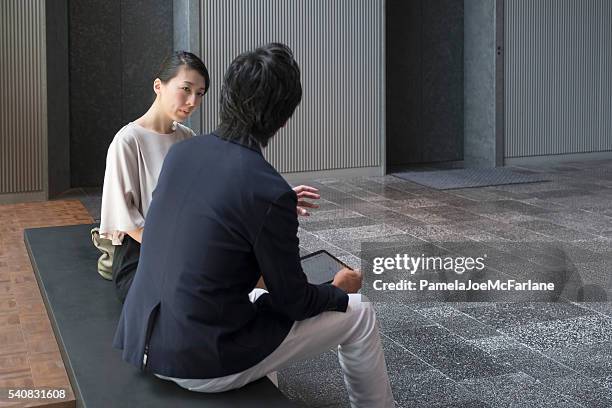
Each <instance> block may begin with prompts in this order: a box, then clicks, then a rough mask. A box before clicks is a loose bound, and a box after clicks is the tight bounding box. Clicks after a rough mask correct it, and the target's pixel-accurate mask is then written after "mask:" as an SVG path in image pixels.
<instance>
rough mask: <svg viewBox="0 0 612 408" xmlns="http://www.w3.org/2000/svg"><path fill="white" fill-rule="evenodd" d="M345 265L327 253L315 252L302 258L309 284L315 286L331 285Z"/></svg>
mask: <svg viewBox="0 0 612 408" xmlns="http://www.w3.org/2000/svg"><path fill="white" fill-rule="evenodd" d="M344 267H345V265H344V264H343V263H342V262H340V261H339V260H338V259H336V258H334V257H333V256H332V255H330V254H329V253H328V252H326V251H319V252H315V253H314V254H310V255H306V256H305V257H303V258H302V269H303V270H304V273H305V274H306V277H308V282H309V283H312V284H314V285H319V284H321V283H330V282H331V281H333V280H334V276H335V275H336V273H337V272H338V271H339V270H340V269H342V268H344Z"/></svg>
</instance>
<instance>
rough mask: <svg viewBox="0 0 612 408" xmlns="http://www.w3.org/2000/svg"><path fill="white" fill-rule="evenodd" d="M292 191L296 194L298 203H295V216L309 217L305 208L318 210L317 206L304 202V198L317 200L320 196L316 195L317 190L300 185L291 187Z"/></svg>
mask: <svg viewBox="0 0 612 408" xmlns="http://www.w3.org/2000/svg"><path fill="white" fill-rule="evenodd" d="M293 191H295V193H296V194H297V198H298V203H297V214H298V215H302V216H309V215H310V213H309V212H308V210H307V208H319V206H318V205H316V204H313V203H311V202H310V201H306V200H305V199H306V198H310V199H313V200H318V199H319V198H321V196H320V195H319V194H318V193H319V190H317V189H316V188H314V187H310V186H304V185H300V186H297V187H293Z"/></svg>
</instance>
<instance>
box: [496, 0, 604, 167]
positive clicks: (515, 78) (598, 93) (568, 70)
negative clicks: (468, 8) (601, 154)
mask: <svg viewBox="0 0 612 408" xmlns="http://www.w3.org/2000/svg"><path fill="white" fill-rule="evenodd" d="M611 27H612V1H610V0H537V1H533V0H506V1H505V49H506V54H505V74H504V75H505V156H506V157H524V156H537V155H550V154H563V153H585V152H596V151H606V150H612V122H611V119H610V117H611V116H612V81H611V80H610V76H611V73H612V28H611Z"/></svg>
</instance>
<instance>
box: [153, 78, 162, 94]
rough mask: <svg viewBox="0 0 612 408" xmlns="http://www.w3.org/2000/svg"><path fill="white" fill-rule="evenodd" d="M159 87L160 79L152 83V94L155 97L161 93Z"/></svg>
mask: <svg viewBox="0 0 612 408" xmlns="http://www.w3.org/2000/svg"><path fill="white" fill-rule="evenodd" d="M161 85H162V82H161V79H159V78H155V81H153V92H155V95H159V93H160V92H161Z"/></svg>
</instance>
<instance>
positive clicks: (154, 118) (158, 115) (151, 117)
mask: <svg viewBox="0 0 612 408" xmlns="http://www.w3.org/2000/svg"><path fill="white" fill-rule="evenodd" d="M156 105H157V104H156V103H153V105H151V107H150V108H149V110H148V111H147V112H146V113H145V114H144V115H142V116H141V117H139V118H138V119H136V120H135V122H136V123H137V124H138V125H140V126H142V127H143V128H145V129H148V130H151V131H153V132H155V133H166V134H169V133H172V132H174V126H173V125H174V121H173V120H172V119H170V118H168V117H167V116H166V115H164V114H163V113H162V112H161V111H160V110H159V109H157V106H156Z"/></svg>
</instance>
